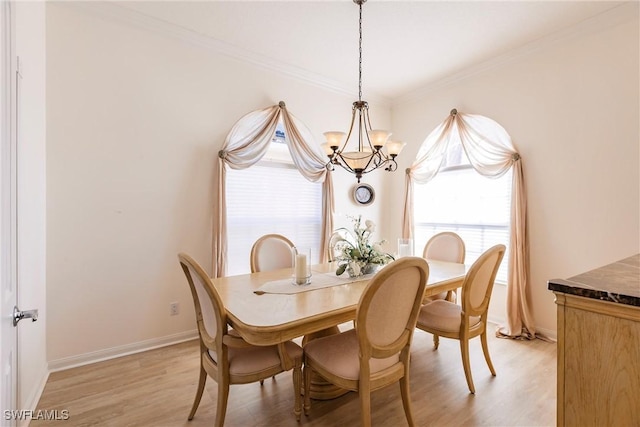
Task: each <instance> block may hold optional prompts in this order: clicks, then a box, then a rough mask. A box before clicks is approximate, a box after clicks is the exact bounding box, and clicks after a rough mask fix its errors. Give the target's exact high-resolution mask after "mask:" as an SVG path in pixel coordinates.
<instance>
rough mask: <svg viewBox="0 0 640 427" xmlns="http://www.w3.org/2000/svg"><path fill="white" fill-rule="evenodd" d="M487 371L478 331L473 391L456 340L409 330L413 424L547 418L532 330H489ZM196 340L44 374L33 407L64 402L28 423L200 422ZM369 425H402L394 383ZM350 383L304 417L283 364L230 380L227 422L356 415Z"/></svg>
mask: <svg viewBox="0 0 640 427" xmlns="http://www.w3.org/2000/svg"><path fill="white" fill-rule="evenodd" d="M489 351H490V353H491V358H492V360H493V364H494V366H495V368H496V372H497V376H496V377H492V376H491V373H490V372H489V369H488V367H487V365H486V363H485V360H484V357H483V355H482V348H481V346H480V341H479V340H477V339H474V340H471V342H470V354H471V370H472V373H473V379H474V382H475V385H476V394H475V395H471V394H469V390H468V388H467V384H466V381H465V378H464V371H463V368H462V360H461V356H460V347H459V343H458V341H455V340H448V339H446V338H441V339H440V348H439V349H438V350H437V351H434V350H433V344H432V337H431V335H430V334H427V333H425V332H423V331H420V330H416V332H415V335H414V340H413V347H412V358H411V399H412V405H413V412H414V419H415V421H416V424H417V425H419V426H427V425H429V426H453V425H455V426H481V425H482V426H485V425H486V426H553V425H555V411H556V345H555V343H549V342H545V341H541V340H534V341H515V340H507V339H498V338H495V337H493V336H490V337H489ZM198 366H199V365H198V343H197V341H196V340H194V341H189V342H185V343H181V344H177V345H173V346H169V347H164V348H160V349H156V350H151V351H148V352H144V353H139V354H134V355H130V356H125V357H121V358H118V359H113V360H109V361H105V362H100V363H96V364H93V365H88V366H83V367H79V368H73V369H69V370H67V371H62V372H55V373H53V374H51V376H50V378H49V381H48V382H47V385H46V387H45V390H44V392H43V395H42V398H41V399H40V402H39V404H38V409H44V410H52V409H58V410H63V409H67V410H69V414H70V419H69V420H67V421H46V420H33V421H32V422H31V426H33V427H41V426H43V427H44V426H57V427H60V426H62V425H64V426H65V427H67V426H107V427H109V426H114V427H115V426H117V427H121V426H153V427H161V426H167V427H173V426H189V427H199V426H205V425H206V426H210V425H212V424H213V422H214V420H215V411H216V396H217V386H216V383H215V381H213V380H211V379H209V380H208V381H207V387H206V390H205V393H204V395H203V397H202V401H201V403H200V407H199V409H198V412H197V413H196V416H195V418H194V419H193V421H191V422H189V421H187V415H188V413H189V410H190V409H191V404H192V402H193V398H194V395H195V391H196V387H197V382H198ZM371 399H372V404H371V407H372V420H373V424H374V425H378V426H402V425H406V419H405V416H404V411H403V409H402V402H401V398H400V389H399V387H398V385H397V384H392V385H390V386H389V387H386V388H384V389H382V390H379V391H378V392H375V393H373V394H372V397H371ZM359 420H360V409H359V402H358V397H357V395H356V394H355V393H348V394H346V395H344V396H342V397H340V398H337V399H333V400H329V401H315V400H314V401H312V406H311V411H310V414H309V416H308V417H305V416H304V415H303V416H302V420H301V421H300V423H297V422H296V420H295V417H294V415H293V385H292V379H291V372H287V373H284V374H280V375H278V376H277V377H276V378H275V380H267V381H265V383H264V385H263V386H260V385H259V384H257V383H256V384H246V385H234V386H232V387H231V389H230V392H229V405H228V409H227V416H226V423H225V425H227V426H241V427H245V426H257V427H258V426H265V427H271V426H292V427H293V426H300V425H306V426H333V425H358V423H359Z"/></svg>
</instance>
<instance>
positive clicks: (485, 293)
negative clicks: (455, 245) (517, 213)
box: [416, 245, 505, 393]
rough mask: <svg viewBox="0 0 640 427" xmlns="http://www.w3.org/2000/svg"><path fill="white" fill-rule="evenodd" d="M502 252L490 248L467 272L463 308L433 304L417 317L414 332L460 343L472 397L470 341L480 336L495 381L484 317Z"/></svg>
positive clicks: (498, 247) (441, 302)
mask: <svg viewBox="0 0 640 427" xmlns="http://www.w3.org/2000/svg"><path fill="white" fill-rule="evenodd" d="M504 252H505V246H504V245H496V246H493V247H491V248H489V249H488V250H487V251H485V252H484V253H483V254H482V255H480V257H479V258H478V259H477V260H476V262H474V263H473V265H472V266H471V267H470V268H469V271H468V272H467V274H466V276H465V278H464V281H463V283H462V292H461V295H460V299H461V302H462V305H458V304H454V303H452V302H450V301H446V300H435V301H432V302H430V303H428V304H425V305H423V306H422V308H421V309H420V314H419V316H418V322H417V325H416V327H417V328H419V329H422V330H423V331H426V332H429V333H432V334H434V336H436V335H438V336H441V337H446V338H453V339H457V340H460V351H461V353H462V366H463V367H464V374H465V377H466V378H467V385H468V386H469V391H471V393H475V392H476V389H475V387H474V385H473V379H472V378H471V368H470V365H469V339H470V338H474V337H477V336H480V341H481V342H482V351H483V353H484V358H485V360H486V361H487V365H488V366H489V370H490V371H491V375H493V376H494V377H495V375H496V371H495V369H494V368H493V364H492V363H491V358H490V357H489V347H488V346H487V316H488V311H489V301H490V300H491V291H492V290H493V282H494V281H495V279H496V274H497V272H498V268H499V267H500V262H502V258H503V257H504ZM435 348H436V349H437V348H438V346H437V345H436V346H435Z"/></svg>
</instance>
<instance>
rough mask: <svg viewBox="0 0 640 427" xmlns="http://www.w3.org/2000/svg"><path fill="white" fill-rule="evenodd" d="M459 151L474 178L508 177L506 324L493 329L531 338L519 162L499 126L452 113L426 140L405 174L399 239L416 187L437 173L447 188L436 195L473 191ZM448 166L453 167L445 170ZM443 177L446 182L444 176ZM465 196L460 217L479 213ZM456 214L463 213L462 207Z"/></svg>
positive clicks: (410, 217) (408, 224)
mask: <svg viewBox="0 0 640 427" xmlns="http://www.w3.org/2000/svg"><path fill="white" fill-rule="evenodd" d="M456 145H459V146H460V147H461V148H458V147H457V146H456ZM463 151H464V154H465V157H466V158H467V159H468V161H469V164H470V165H471V167H472V168H473V170H474V171H476V172H477V173H478V174H479V175H482V176H484V177H491V178H494V179H500V178H501V177H504V175H505V174H507V173H509V172H511V174H512V175H511V206H510V218H509V243H508V245H509V250H508V258H507V261H506V262H503V264H507V325H505V326H502V327H501V328H500V329H499V334H500V335H501V336H509V337H521V336H522V337H527V338H535V334H536V333H535V324H534V321H533V316H532V315H531V309H530V307H529V301H528V296H527V290H526V287H527V285H528V281H529V277H528V275H529V247H528V241H527V203H526V193H525V186H524V172H523V168H522V159H521V157H520V154H518V152H517V151H516V150H515V148H514V147H513V144H512V142H511V137H510V136H509V134H508V133H507V131H506V130H505V129H504V128H503V127H502V126H500V124H498V123H497V122H495V121H493V120H491V119H489V118H487V117H483V116H479V115H475V114H463V113H458V111H456V110H455V109H454V110H451V114H450V115H449V116H448V117H447V118H446V119H445V121H444V122H442V123H441V124H440V125H438V127H436V128H435V129H434V130H433V131H432V132H431V133H430V134H429V135H428V136H427V139H426V140H425V141H424V142H423V143H422V145H421V146H420V149H419V150H418V155H417V156H416V160H415V161H414V162H413V164H412V165H411V167H410V168H408V169H407V171H406V172H407V177H406V180H405V184H406V186H405V201H404V212H403V219H402V237H403V238H411V237H414V233H415V219H416V218H415V215H416V212H417V209H416V208H415V207H414V204H415V203H417V200H418V199H419V196H420V195H421V194H418V195H417V196H418V197H416V193H417V192H418V191H420V190H419V189H418V190H416V187H417V185H418V184H422V185H428V183H429V182H430V181H433V180H434V179H435V178H436V177H437V176H438V175H439V174H440V172H443V170H444V172H443V173H444V174H448V178H450V179H449V180H448V181H449V183H448V184H446V185H444V187H447V188H445V189H444V190H441V193H443V194H445V193H451V192H452V191H460V192H461V193H463V194H468V193H469V192H471V191H474V190H472V189H471V188H473V186H475V185H476V181H477V180H476V179H475V178H476V177H475V175H473V174H472V175H470V176H468V177H467V178H469V179H470V180H469V181H467V182H466V183H464V182H463V180H464V178H465V176H464V175H465V173H466V172H465V169H466V168H465V167H463V166H461V163H462V161H463V160H462V152H463ZM448 162H451V163H454V164H456V166H455V167H447V165H448ZM456 171H457V172H456ZM443 176H444V177H445V178H444V179H445V181H446V178H447V175H443ZM478 182H479V181H478ZM453 185H456V186H458V189H457V190H454V189H452V186H453ZM469 187H471V188H469ZM476 191H483V192H484V191H489V190H485V189H483V190H476ZM440 197H441V198H442V197H444V196H440ZM469 197H470V200H469V203H470V204H469V205H467V207H466V210H467V212H466V213H467V214H469V213H470V212H469V211H471V212H474V211H479V209H480V207H481V205H482V204H483V203H484V201H483V200H482V199H476V200H475V201H473V200H472V199H471V197H475V195H470V196H469ZM438 203H440V202H438V201H435V200H434V201H432V203H431V204H430V205H429V206H427V207H426V208H428V209H431V208H432V207H433V206H431V205H437V204H438ZM435 209H438V208H435ZM459 209H464V206H461V207H460V208H459ZM442 215H443V216H442V217H441V218H445V217H444V214H442ZM487 215H489V214H487ZM491 215H493V214H491ZM474 216H476V217H479V214H478V212H474ZM441 221H444V220H441ZM425 222H426V221H425ZM476 225H478V224H476ZM468 259H469V260H470V261H471V257H469V258H468Z"/></svg>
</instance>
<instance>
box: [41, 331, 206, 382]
mask: <svg viewBox="0 0 640 427" xmlns="http://www.w3.org/2000/svg"><path fill="white" fill-rule="evenodd" d="M197 337H198V331H197V330H195V329H194V330H192V331H187V332H180V333H178V334H174V335H168V336H165V337H161V338H153V339H150V340H145V341H139V342H136V343H132V344H127V345H122V346H118V347H112V348H107V349H104V350H99V351H93V352H91V353H85V354H80V355H78V356H71V357H63V358H62V359H56V360H51V361H49V372H57V371H63V370H65V369H70V368H76V367H78V366H84V365H89V364H91V363H96V362H102V361H104V360H109V359H115V358H117V357H122V356H127V355H129V354H135V353H140V352H143V351H147V350H153V349H155V348H160V347H166V346H168V345H173V344H179V343H181V342H185V341H190V340H192V339H196V338H197Z"/></svg>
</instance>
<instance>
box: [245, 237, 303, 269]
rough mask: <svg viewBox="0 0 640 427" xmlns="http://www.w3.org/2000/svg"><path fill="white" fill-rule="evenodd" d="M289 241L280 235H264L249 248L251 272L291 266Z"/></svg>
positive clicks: (290, 243)
mask: <svg viewBox="0 0 640 427" xmlns="http://www.w3.org/2000/svg"><path fill="white" fill-rule="evenodd" d="M293 246H294V245H293V243H292V242H291V240H289V239H287V238H286V237H284V236H282V235H280V234H265V235H264V236H262V237H260V238H259V239H258V240H256V242H255V243H254V244H253V246H252V247H251V272H252V273H257V272H258V271H270V270H278V269H280V268H287V267H291V266H292V259H293V258H292V256H291V250H292V248H293Z"/></svg>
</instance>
